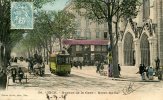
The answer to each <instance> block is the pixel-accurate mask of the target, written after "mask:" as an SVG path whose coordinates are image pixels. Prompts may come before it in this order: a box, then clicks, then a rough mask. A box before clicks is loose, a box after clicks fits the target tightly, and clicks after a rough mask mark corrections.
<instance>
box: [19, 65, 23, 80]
mask: <svg viewBox="0 0 163 100" xmlns="http://www.w3.org/2000/svg"><path fill="white" fill-rule="evenodd" d="M18 77H19V82H20V83H21V80H22V79H23V77H24V72H23V70H22V69H21V67H19V70H18Z"/></svg>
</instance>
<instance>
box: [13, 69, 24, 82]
mask: <svg viewBox="0 0 163 100" xmlns="http://www.w3.org/2000/svg"><path fill="white" fill-rule="evenodd" d="M11 76H12V80H13V83H15V80H16V77H17V76H18V80H19V82H20V83H21V80H22V79H23V77H24V72H23V70H22V68H21V67H19V68H18V70H17V68H12V69H11Z"/></svg>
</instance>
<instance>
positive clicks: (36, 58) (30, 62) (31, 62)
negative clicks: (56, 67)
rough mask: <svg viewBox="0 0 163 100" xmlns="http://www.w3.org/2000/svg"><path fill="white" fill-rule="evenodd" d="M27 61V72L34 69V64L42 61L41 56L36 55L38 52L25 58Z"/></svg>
mask: <svg viewBox="0 0 163 100" xmlns="http://www.w3.org/2000/svg"><path fill="white" fill-rule="evenodd" d="M27 62H28V70H29V72H33V71H34V65H36V64H42V63H43V60H42V56H41V55H38V54H34V57H29V58H28V59H27Z"/></svg>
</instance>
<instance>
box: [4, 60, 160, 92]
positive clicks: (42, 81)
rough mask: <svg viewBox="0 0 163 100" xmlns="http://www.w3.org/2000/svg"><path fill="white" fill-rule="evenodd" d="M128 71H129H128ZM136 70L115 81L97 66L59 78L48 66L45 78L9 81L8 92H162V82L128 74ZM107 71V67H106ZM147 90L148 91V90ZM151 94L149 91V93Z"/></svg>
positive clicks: (123, 70)
mask: <svg viewBox="0 0 163 100" xmlns="http://www.w3.org/2000/svg"><path fill="white" fill-rule="evenodd" d="M18 66H23V67H25V68H27V63H26V62H18ZM126 69H127V70H126ZM133 69H134V68H130V69H129V68H125V67H124V68H122V72H121V78H120V79H115V78H110V77H108V76H100V74H99V73H96V67H95V66H84V67H83V69H82V70H81V69H77V68H74V67H73V68H72V70H71V74H70V75H68V76H57V75H54V74H51V73H50V71H49V67H48V65H46V68H45V75H44V76H43V77H40V76H34V75H30V74H28V73H25V74H26V75H27V78H28V80H27V83H26V82H25V80H23V83H22V84H20V83H19V82H17V83H13V82H12V79H9V84H8V88H7V90H15V89H20V90H36V91H39V90H43V91H44V90H45V91H46V90H55V91H60V92H62V91H88V90H89V91H99V93H100V92H110V93H111V92H112V93H113V92H114V93H117V94H124V88H126V87H128V86H130V85H132V89H133V90H134V91H133V92H137V91H140V92H141V91H145V90H146V89H145V88H144V87H148V88H153V87H154V89H153V90H154V91H155V90H158V89H159V90H160V89H162V88H163V85H162V84H161V83H162V81H161V82H159V81H157V79H155V80H156V81H153V82H142V81H141V78H140V75H139V74H136V71H137V70H135V71H133V73H132V72H126V71H130V70H133ZM105 70H107V66H105ZM125 70H126V71H125ZM148 88H147V89H148ZM147 92H149V91H147Z"/></svg>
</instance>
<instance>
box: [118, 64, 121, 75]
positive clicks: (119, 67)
mask: <svg viewBox="0 0 163 100" xmlns="http://www.w3.org/2000/svg"><path fill="white" fill-rule="evenodd" d="M118 71H119V75H121V66H120V64H118Z"/></svg>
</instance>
